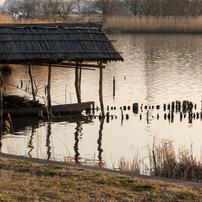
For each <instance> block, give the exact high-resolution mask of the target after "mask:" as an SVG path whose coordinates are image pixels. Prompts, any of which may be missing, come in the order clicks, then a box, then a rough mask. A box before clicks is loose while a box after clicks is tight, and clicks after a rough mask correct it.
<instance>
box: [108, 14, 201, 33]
mask: <svg viewBox="0 0 202 202" xmlns="http://www.w3.org/2000/svg"><path fill="white" fill-rule="evenodd" d="M104 29H106V30H107V31H111V32H140V33H144V32H145V33H164V32H165V33H200V32H202V17H197V18H193V17H172V16H170V17H151V16H150V17H146V16H112V17H108V18H107V19H106V20H105V22H104Z"/></svg>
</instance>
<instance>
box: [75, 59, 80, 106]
mask: <svg viewBox="0 0 202 202" xmlns="http://www.w3.org/2000/svg"><path fill="white" fill-rule="evenodd" d="M77 64H78V63H77ZM75 88H76V96H77V100H78V103H81V93H80V89H79V67H78V65H77V66H76V68H75Z"/></svg>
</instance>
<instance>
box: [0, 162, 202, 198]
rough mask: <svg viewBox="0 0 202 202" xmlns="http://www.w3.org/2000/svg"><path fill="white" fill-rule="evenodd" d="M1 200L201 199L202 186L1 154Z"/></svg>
mask: <svg viewBox="0 0 202 202" xmlns="http://www.w3.org/2000/svg"><path fill="white" fill-rule="evenodd" d="M0 181H1V183H0V190H1V193H0V201H165V200H168V201H200V200H201V196H202V189H199V188H186V187H181V186H178V185H172V184H167V183H162V182H157V181H148V180H142V179H137V178H130V177H126V176H121V175H116V174H109V173H108V174H106V173H99V172H93V171H87V170H83V169H76V168H69V167H61V166H51V165H39V164H32V163H28V162H26V161H22V160H7V159H3V158H0Z"/></svg>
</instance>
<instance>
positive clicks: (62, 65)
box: [6, 62, 105, 70]
mask: <svg viewBox="0 0 202 202" xmlns="http://www.w3.org/2000/svg"><path fill="white" fill-rule="evenodd" d="M6 64H7V65H9V64H10V65H12V64H14V65H18V64H19V65H29V64H30V65H33V66H49V63H45V62H33V63H30V62H22V63H18V62H10V63H6ZM52 66H53V67H64V68H75V67H76V63H67V62H62V63H59V64H52ZM80 66H81V67H92V68H105V66H104V65H93V64H80ZM82 69H88V70H93V69H89V68H82Z"/></svg>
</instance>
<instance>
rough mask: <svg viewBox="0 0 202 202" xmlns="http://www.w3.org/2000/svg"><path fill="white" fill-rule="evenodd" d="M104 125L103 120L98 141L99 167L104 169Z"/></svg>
mask: <svg viewBox="0 0 202 202" xmlns="http://www.w3.org/2000/svg"><path fill="white" fill-rule="evenodd" d="M103 125H104V119H102V120H101V122H100V129H99V138H98V140H97V143H98V148H97V150H98V159H99V164H98V165H99V167H103V164H102V152H103V149H102V130H103Z"/></svg>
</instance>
